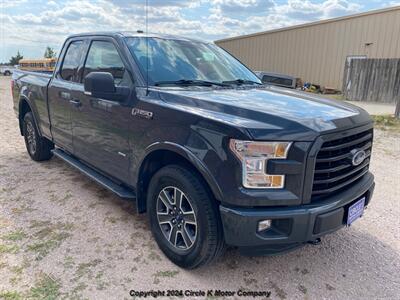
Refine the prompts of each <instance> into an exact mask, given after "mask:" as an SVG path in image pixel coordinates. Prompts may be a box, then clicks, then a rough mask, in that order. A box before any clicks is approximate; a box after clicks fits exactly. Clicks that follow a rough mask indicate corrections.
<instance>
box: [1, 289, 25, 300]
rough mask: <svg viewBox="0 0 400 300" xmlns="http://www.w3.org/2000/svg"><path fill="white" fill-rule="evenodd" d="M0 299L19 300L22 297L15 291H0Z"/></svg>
mask: <svg viewBox="0 0 400 300" xmlns="http://www.w3.org/2000/svg"><path fill="white" fill-rule="evenodd" d="M0 299H4V300H20V299H22V296H21V295H20V294H19V293H18V292H16V291H1V292H0Z"/></svg>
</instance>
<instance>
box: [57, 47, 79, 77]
mask: <svg viewBox="0 0 400 300" xmlns="http://www.w3.org/2000/svg"><path fill="white" fill-rule="evenodd" d="M82 45H83V43H82V41H75V42H72V43H71V44H69V46H68V49H67V53H66V54H65V57H64V61H63V64H62V67H61V73H60V74H61V78H62V79H64V80H68V81H77V80H76V79H77V72H78V67H79V63H80V61H81V55H82V50H81V48H82Z"/></svg>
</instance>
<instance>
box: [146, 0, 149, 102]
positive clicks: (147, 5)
mask: <svg viewBox="0 0 400 300" xmlns="http://www.w3.org/2000/svg"><path fill="white" fill-rule="evenodd" d="M148 9H149V0H146V96H147V95H148V94H149V18H148Z"/></svg>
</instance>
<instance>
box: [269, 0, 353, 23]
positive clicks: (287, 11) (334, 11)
mask: <svg viewBox="0 0 400 300" xmlns="http://www.w3.org/2000/svg"><path fill="white" fill-rule="evenodd" d="M360 9H361V6H360V5H359V4H357V3H352V2H349V1H347V0H326V1H324V2H322V3H318V4H317V3H315V2H311V1H309V0H305V1H301V0H289V1H288V3H287V4H285V5H280V6H278V5H277V6H275V7H274V9H273V13H275V14H279V15H282V16H286V17H288V18H292V19H294V20H304V21H312V20H316V19H327V18H333V17H338V16H342V15H347V14H353V13H356V12H358V11H360Z"/></svg>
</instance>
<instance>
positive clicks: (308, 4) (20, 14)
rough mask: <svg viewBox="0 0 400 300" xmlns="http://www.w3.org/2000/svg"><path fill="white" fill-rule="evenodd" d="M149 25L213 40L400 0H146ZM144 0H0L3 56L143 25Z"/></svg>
mask: <svg viewBox="0 0 400 300" xmlns="http://www.w3.org/2000/svg"><path fill="white" fill-rule="evenodd" d="M148 2H149V10H148V15H149V31H151V32H162V33H170V34H178V35H185V36H189V37H196V38H202V39H204V40H209V41H213V40H216V39H220V38H225V37H230V36H236V35H241V34H248V33H253V32H258V31H264V30H269V29H275V28H280V27H286V26H291V25H296V24H301V23H307V22H312V21H317V20H322V19H328V18H333V17H338V16H344V15H350V14H354V13H358V12H364V11H369V10H373V9H380V8H384V7H389V6H393V5H400V0H395V1H392V0H388V1H385V0H369V1H368V0H367V1H362V0H318V1H317V0H303V1H301V0H285V1H284V0H192V1H190V0H187V1H186V0H148ZM144 4H145V0H80V1H79V0H77V1H75V0H69V1H54V0H53V1H44V0H0V62H6V61H8V60H9V58H10V57H11V56H12V55H14V54H15V53H16V52H17V50H19V51H20V52H21V53H22V54H23V55H24V57H26V58H38V57H42V56H43V53H44V50H45V48H46V46H47V45H49V46H51V47H53V48H54V49H55V50H56V51H57V52H58V51H59V48H60V47H61V43H62V42H63V40H64V39H65V37H66V36H68V35H69V34H72V33H79V32H85V31H98V30H106V31H107V30H138V29H144V28H145V25H144V24H145V19H144V15H145V14H144Z"/></svg>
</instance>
